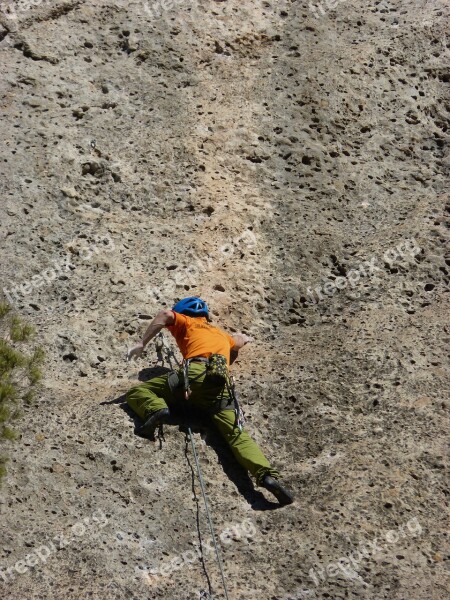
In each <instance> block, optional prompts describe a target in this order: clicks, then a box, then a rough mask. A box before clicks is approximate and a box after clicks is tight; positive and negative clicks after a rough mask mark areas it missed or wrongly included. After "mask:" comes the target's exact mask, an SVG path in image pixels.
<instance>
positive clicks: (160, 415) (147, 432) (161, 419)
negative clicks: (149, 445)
mask: <svg viewBox="0 0 450 600" xmlns="http://www.w3.org/2000/svg"><path fill="white" fill-rule="evenodd" d="M169 420H170V411H169V409H168V408H161V409H160V410H157V411H156V412H154V413H152V414H151V415H150V416H149V418H148V419H147V420H146V421H145V423H144V424H143V425H142V427H139V429H138V430H137V431H136V433H138V434H139V435H141V436H143V437H148V438H154V437H155V429H156V428H157V427H158V425H162V424H163V423H168V422H169Z"/></svg>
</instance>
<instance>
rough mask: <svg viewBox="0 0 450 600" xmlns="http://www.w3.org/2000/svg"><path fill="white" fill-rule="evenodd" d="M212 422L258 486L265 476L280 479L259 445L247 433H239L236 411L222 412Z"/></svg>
mask: <svg viewBox="0 0 450 600" xmlns="http://www.w3.org/2000/svg"><path fill="white" fill-rule="evenodd" d="M212 420H213V422H214V424H215V425H216V427H217V428H218V430H219V432H220V434H221V435H222V437H223V438H224V439H225V440H226V441H227V443H228V444H229V446H230V448H231V451H232V452H233V454H234V456H235V458H236V460H237V461H238V463H239V464H240V465H242V466H243V467H244V469H247V471H250V473H251V474H252V475H253V476H254V477H255V479H256V484H257V485H260V484H261V483H262V480H263V479H264V477H265V475H270V476H272V477H275V478H278V477H279V476H280V474H279V472H278V471H277V470H276V469H274V468H272V467H271V466H270V463H269V461H268V460H267V458H266V457H265V456H264V454H263V453H262V450H261V449H260V447H259V446H258V444H257V443H256V442H255V441H254V440H253V439H252V438H251V437H250V435H249V434H248V433H247V431H245V429H244V430H243V431H239V429H238V428H237V426H236V424H235V422H236V415H235V412H234V410H222V411H220V412H219V413H216V414H215V415H213V416H212Z"/></svg>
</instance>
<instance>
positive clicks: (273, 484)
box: [261, 475, 294, 506]
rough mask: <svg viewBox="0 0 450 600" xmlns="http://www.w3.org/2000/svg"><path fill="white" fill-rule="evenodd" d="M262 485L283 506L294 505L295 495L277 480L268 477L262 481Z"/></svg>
mask: <svg viewBox="0 0 450 600" xmlns="http://www.w3.org/2000/svg"><path fill="white" fill-rule="evenodd" d="M261 485H262V487H263V488H266V490H268V491H269V492H271V493H272V494H273V495H274V496H275V498H276V499H277V500H278V502H279V503H280V504H281V506H285V505H286V504H292V503H293V502H294V496H293V494H292V493H291V492H289V491H288V490H287V489H286V488H284V487H283V486H282V485H281V483H280V482H279V481H278V479H275V478H274V477H271V476H270V475H266V476H265V477H264V479H263V480H262V483H261Z"/></svg>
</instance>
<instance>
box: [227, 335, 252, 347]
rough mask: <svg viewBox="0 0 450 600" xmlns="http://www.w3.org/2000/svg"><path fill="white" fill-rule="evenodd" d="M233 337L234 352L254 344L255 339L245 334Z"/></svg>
mask: <svg viewBox="0 0 450 600" xmlns="http://www.w3.org/2000/svg"><path fill="white" fill-rule="evenodd" d="M231 337H232V338H233V340H234V346H233V348H232V350H236V351H237V350H240V349H241V348H243V347H244V346H245V344H248V343H249V342H253V338H251V337H249V336H248V335H245V333H234V334H233V335H232V336H231Z"/></svg>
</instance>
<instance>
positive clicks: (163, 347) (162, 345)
mask: <svg viewBox="0 0 450 600" xmlns="http://www.w3.org/2000/svg"><path fill="white" fill-rule="evenodd" d="M158 337H159V340H158V341H157V342H156V347H157V351H158V359H159V360H161V359H160V356H162V352H165V354H166V357H167V360H168V362H169V365H170V368H171V369H172V362H171V360H170V359H171V358H173V359H174V360H175V362H176V364H177V365H178V367H181V365H180V362H179V361H178V359H177V357H176V356H175V353H174V351H173V350H172V348H171V347H170V346H169V345H168V344H167V342H166V339H165V337H164V334H163V332H162V331H160V332H159V334H158ZM183 367H184V373H185V377H184V384H185V393H186V394H187V396H188V392H189V378H188V377H187V373H188V369H189V361H183ZM183 406H184V405H183ZM185 415H186V412H185ZM186 420H187V419H186ZM187 429H188V437H189V440H190V442H191V447H192V453H193V455H194V460H195V465H196V467H197V474H198V479H199V481H200V489H201V491H202V496H203V501H204V503H205V510H206V515H207V518H208V525H209V530H210V532H211V537H212V540H213V544H214V549H215V551H216V557H217V563H218V565H219V570H220V575H221V578H222V584H223V589H224V592H225V598H226V600H229V596H228V589H227V584H226V581H225V573H224V570H223V562H222V558H221V555H220V550H219V546H218V544H217V540H216V535H215V533H214V525H213V521H212V517H211V511H210V509H209V505H208V498H207V495H206V488H205V483H204V481H203V475H202V470H201V468H200V463H199V461H198V456H197V450H196V447H195V443H194V436H193V434H192V430H191V427H190V425H189V423H188V424H187ZM201 593H202V596H201V598H208V600H213V596H212V594H211V595H209V594H208V593H207V592H205V591H202V592H201ZM205 594H206V595H205Z"/></svg>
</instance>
